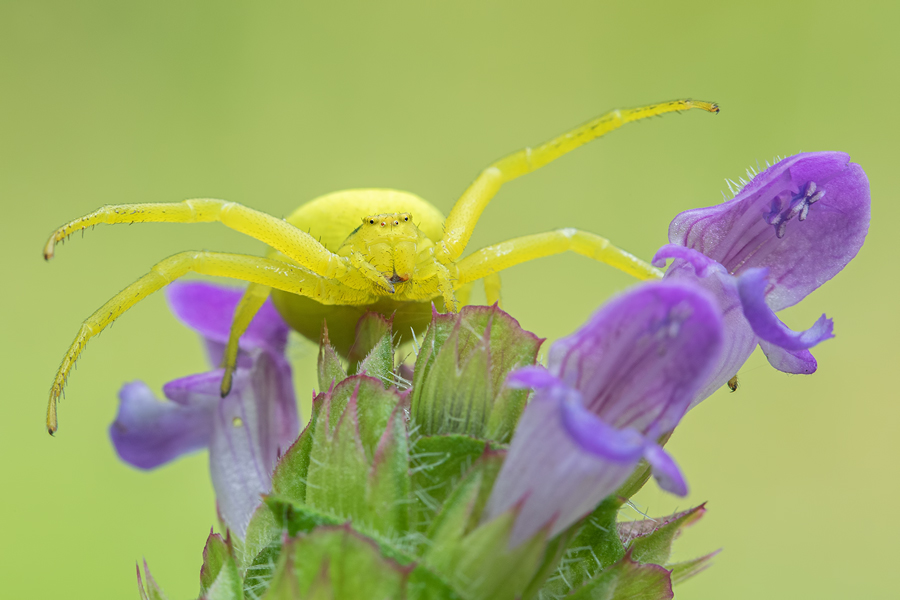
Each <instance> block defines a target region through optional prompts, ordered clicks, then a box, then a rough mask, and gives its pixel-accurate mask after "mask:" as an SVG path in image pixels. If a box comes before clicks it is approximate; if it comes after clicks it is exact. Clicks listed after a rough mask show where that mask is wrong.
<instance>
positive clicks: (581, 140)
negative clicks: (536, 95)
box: [44, 99, 719, 435]
mask: <svg viewBox="0 0 900 600" xmlns="http://www.w3.org/2000/svg"><path fill="white" fill-rule="evenodd" d="M692 108H699V109H701V110H705V111H707V112H712V113H718V112H719V108H718V106H717V105H716V104H714V103H711V102H703V101H696V100H694V101H692V100H690V99H685V100H675V101H672V102H665V103H660V104H651V105H648V106H643V107H640V108H633V109H627V110H613V111H611V112H609V113H606V114H604V115H602V116H600V117H597V118H596V119H594V120H592V121H589V122H587V123H585V124H583V125H581V126H579V127H577V128H575V129H573V130H571V131H569V132H567V133H564V134H563V135H561V136H559V137H556V138H554V139H552V140H550V141H549V142H546V143H544V144H542V145H540V146H538V147H537V148H525V149H523V150H520V151H519V152H515V153H513V154H510V155H509V156H506V157H505V158H502V159H500V160H498V161H497V162H495V163H494V164H492V165H490V166H489V167H488V168H486V169H485V170H484V171H482V172H481V174H480V175H479V176H478V177H477V178H476V179H475V181H474V182H473V183H472V184H471V185H470V186H469V188H468V189H466V191H465V192H464V193H463V195H462V197H460V199H459V200H458V201H457V202H456V204H455V205H454V207H453V209H452V210H451V211H450V214H449V216H448V217H447V218H446V219H445V218H444V217H443V215H442V214H441V213H440V212H439V211H438V210H437V209H436V208H435V207H434V206H432V205H431V204H429V203H428V202H426V201H425V200H423V199H422V198H419V197H418V196H416V195H414V194H410V193H407V192H401V191H396V190H387V189H359V190H346V191H342V192H335V193H332V194H328V195H325V196H322V197H320V198H317V199H315V200H312V201H311V202H309V203H307V204H304V205H303V206H301V207H300V208H298V209H297V210H296V211H295V212H294V213H293V214H291V215H290V216H289V217H287V218H286V219H279V218H277V217H274V216H271V215H268V214H266V213H263V212H260V211H257V210H254V209H252V208H248V207H246V206H243V205H241V204H238V203H236V202H226V201H223V200H213V199H194V200H185V201H183V202H174V203H146V204H118V205H108V206H104V207H102V208H100V209H98V210H96V211H94V212H92V213H90V214H88V215H85V216H83V217H81V218H80V219H76V220H74V221H72V222H70V223H68V224H66V225H64V226H62V227H60V228H59V229H57V230H56V231H54V232H53V234H52V235H51V236H50V239H49V241H48V242H47V245H46V246H45V247H44V258H45V259H47V260H50V259H51V258H52V257H53V252H54V247H55V245H56V243H57V242H59V241H61V240H64V239H65V238H67V237H68V236H69V235H71V234H72V233H73V232H76V231H79V230H82V231H83V230H84V229H85V228H87V227H91V226H93V225H97V224H100V223H109V224H114V223H137V222H143V223H147V222H153V223H205V222H213V221H218V222H220V223H222V224H224V225H225V226H226V227H230V228H231V229H235V230H237V231H240V232H241V233H244V234H247V235H249V236H251V237H253V238H256V239H257V240H259V241H261V242H264V243H265V244H267V245H268V246H269V247H270V249H271V250H270V252H269V253H268V255H267V256H266V257H260V256H247V255H242V254H229V253H224V252H199V251H196V252H181V253H179V254H175V255H174V256H170V257H169V258H167V259H165V260H163V261H161V262H159V263H157V264H156V265H154V266H153V268H152V269H151V270H150V272H149V273H147V274H146V275H144V276H143V277H141V278H140V279H138V280H137V281H135V282H134V283H132V284H131V285H129V286H128V287H126V288H125V289H124V290H122V291H121V292H119V293H118V294H116V295H115V296H114V297H113V298H112V299H111V300H109V301H108V302H107V303H106V304H104V305H103V306H102V307H100V309H98V310H97V311H96V312H95V313H94V314H92V315H91V316H90V317H88V318H87V319H86V320H85V321H84V322H83V323H82V325H81V329H80V330H79V332H78V335H77V336H76V338H75V341H74V342H73V343H72V345H71V346H70V347H69V350H68V352H66V355H65V356H64V357H63V360H62V364H61V365H60V367H59V371H58V372H57V374H56V378H55V379H54V381H53V385H52V387H51V388H50V400H49V403H48V406H47V430H48V432H49V433H50V434H51V435H52V434H53V433H55V432H56V430H57V428H58V422H57V402H58V400H59V397H60V395H61V394H62V391H63V388H64V386H65V382H66V379H67V377H68V375H69V372H70V371H71V369H72V367H73V366H74V364H75V361H76V359H77V358H78V356H79V355H80V354H81V352H82V351H83V350H84V347H85V345H86V344H87V341H88V340H89V339H90V338H92V337H93V336H95V335H97V334H98V333H100V331H102V330H103V328H105V327H106V326H108V325H109V324H110V323H112V322H113V321H114V320H115V319H116V318H118V317H119V316H120V315H121V314H122V313H124V312H125V311H126V310H128V309H129V308H130V307H132V306H134V305H135V304H136V303H137V302H139V301H140V300H142V299H144V298H145V297H147V296H148V295H150V294H151V293H153V292H155V291H157V290H159V289H160V288H162V287H164V286H166V285H167V284H169V283H170V282H172V281H174V280H175V279H177V278H179V277H181V276H182V275H185V274H186V273H188V272H190V271H193V272H195V273H201V274H204V275H213V276H219V277H230V278H232V279H239V280H242V281H247V282H249V283H250V285H249V286H248V287H247V289H246V291H245V293H244V295H243V297H242V298H241V301H240V302H239V304H238V306H237V308H236V310H235V314H234V319H233V322H232V326H231V334H230V339H229V342H228V345H227V348H226V352H225V357H224V359H223V363H224V364H223V367H224V368H225V374H224V376H223V379H222V395H223V396H224V395H226V394H227V393H228V392H229V390H230V389H231V380H232V374H233V371H234V368H235V364H236V362H237V355H238V341H239V339H240V337H241V335H242V334H243V333H244V331H246V329H247V327H248V326H249V324H250V321H251V320H252V319H253V316H254V315H255V314H256V312H257V311H258V310H259V309H260V308H261V307H262V305H263V303H264V302H265V301H266V298H268V297H269V296H271V297H272V301H273V303H274V305H275V307H276V309H277V310H278V311H279V313H281V315H282V316H283V317H284V319H285V320H286V321H287V322H288V324H289V325H290V326H291V327H292V328H294V329H296V330H297V331H299V332H300V333H301V334H303V335H304V336H306V337H308V338H310V339H312V340H313V341H317V340H318V339H319V336H320V335H321V331H322V327H323V321H325V322H326V325H327V327H328V332H329V336H330V339H331V341H332V344H333V345H334V346H335V348H336V349H337V350H338V351H339V352H341V353H342V354H343V355H344V356H346V355H347V353H348V352H349V348H350V346H351V344H352V343H353V340H354V335H355V331H354V330H355V325H356V323H357V322H358V320H359V317H360V316H362V314H364V313H365V312H366V311H377V312H379V313H382V314H385V315H393V319H394V321H393V325H394V331H397V332H399V333H400V339H399V341H401V342H402V341H404V340H405V339H407V338H409V337H412V336H414V335H415V333H416V332H421V331H422V330H424V328H425V327H426V326H427V324H428V323H429V322H430V320H431V314H432V304H433V305H434V306H435V308H436V309H437V310H440V311H451V312H455V311H456V310H458V308H459V307H460V305H464V304H466V303H467V302H468V298H469V290H470V288H471V284H472V283H473V282H474V281H477V280H479V279H481V280H483V285H484V290H485V295H486V297H487V303H488V304H493V303H495V302H498V301H499V298H500V278H499V276H498V275H497V273H498V272H499V271H502V270H503V269H507V268H509V267H511V266H513V265H516V264H519V263H521V262H524V261H528V260H532V259H535V258H539V257H542V256H550V255H553V254H558V253H560V252H565V251H569V250H570V251H573V252H576V253H578V254H582V255H584V256H587V257H589V258H593V259H595V260H598V261H600V262H605V263H607V264H609V265H611V266H613V267H615V268H618V269H621V270H622V271H624V272H626V273H629V274H631V275H633V276H635V277H637V278H639V279H649V278H656V277H660V276H661V272H660V271H659V270H657V269H655V268H654V267H652V266H650V265H649V264H647V263H645V262H644V261H641V260H639V259H638V258H636V257H634V256H632V255H631V254H629V253H627V252H625V251H623V250H621V249H619V248H617V247H615V246H613V245H612V244H611V243H610V242H609V240H607V239H605V238H602V237H600V236H598V235H595V234H593V233H588V232H585V231H581V230H578V229H558V230H556V231H550V232H546V233H538V234H534V235H527V236H524V237H519V238H515V239H512V240H509V241H506V242H502V243H500V244H495V245H493V246H488V247H487V248H482V249H481V250H478V251H477V252H474V253H472V254H469V255H468V256H467V257H465V258H462V259H461V257H462V254H463V251H464V250H465V248H466V244H467V243H468V241H469V238H470V237H471V235H472V231H473V229H474V228H475V225H476V224H477V222H478V218H479V217H480V216H481V213H482V211H484V209H485V207H487V204H488V202H490V200H491V198H493V197H494V195H495V194H496V193H497V191H498V190H499V189H500V186H502V185H503V184H504V183H506V182H507V181H510V180H512V179H515V178H517V177H519V176H521V175H525V174H526V173H530V172H532V171H534V170H536V169H539V168H540V167H542V166H544V165H546V164H547V163H549V162H551V161H553V160H555V159H557V158H559V157H560V156H562V155H563V154H566V153H567V152H569V151H571V150H574V149H575V148H577V147H579V146H581V145H583V144H586V143H587V142H589V141H591V140H594V139H596V138H599V137H601V136H603V135H605V134H606V133H609V132H610V131H613V130H614V129H618V128H619V127H621V126H622V125H624V124H625V123H629V122H632V121H637V120H640V119H645V118H647V117H652V116H656V115H662V114H664V113H670V112H679V111H684V110H689V109H692ZM407 332H408V333H407Z"/></svg>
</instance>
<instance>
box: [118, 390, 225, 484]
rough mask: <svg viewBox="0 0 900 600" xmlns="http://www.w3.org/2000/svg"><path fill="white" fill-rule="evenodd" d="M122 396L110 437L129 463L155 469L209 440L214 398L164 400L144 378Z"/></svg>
mask: <svg viewBox="0 0 900 600" xmlns="http://www.w3.org/2000/svg"><path fill="white" fill-rule="evenodd" d="M119 399H120V403H119V411H118V414H117V415H116V420H115V421H113V423H112V424H111V425H110V426H109V437H110V438H111V439H112V443H113V446H115V448H116V452H117V453H118V454H119V457H120V458H121V459H122V460H124V461H125V462H127V463H128V464H130V465H133V466H135V467H138V468H139V469H153V468H155V467H158V466H160V465H162V464H165V463H167V462H169V461H170V460H173V459H175V458H177V457H179V456H181V455H182V454H186V453H188V452H193V451H196V450H200V449H202V448H205V447H206V446H207V445H208V444H209V440H210V438H211V436H212V422H211V420H210V415H211V413H212V411H213V410H214V406H215V405H214V403H213V402H214V399H213V400H206V401H205V400H204V399H198V398H192V399H188V398H185V399H183V400H184V401H182V402H179V403H175V402H160V401H159V400H158V399H157V398H156V396H155V395H154V394H153V392H152V391H151V390H150V388H148V387H147V385H146V384H144V382H142V381H135V382H134V383H129V384H126V385H125V386H123V387H122V389H121V391H120V392H119Z"/></svg>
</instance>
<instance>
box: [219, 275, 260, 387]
mask: <svg viewBox="0 0 900 600" xmlns="http://www.w3.org/2000/svg"><path fill="white" fill-rule="evenodd" d="M271 291H272V288H271V287H269V286H267V285H261V284H259V283H251V284H250V285H248V286H247V289H246V290H244V295H243V296H241V300H240V302H238V305H237V306H236V307H235V309H234V318H233V319H232V321H231V331H230V332H229V333H228V344H227V345H226V346H225V354H224V355H223V356H222V368H224V369H225V373H224V374H223V375H222V386H221V388H220V391H221V393H222V397H223V398H224V397H225V396H227V395H228V392H230V391H231V381H232V377H233V376H234V368H235V366H236V365H237V357H238V342H240V339H241V336H242V335H244V332H245V331H247V327H249V326H250V322H251V321H252V320H253V317H255V316H256V313H258V312H259V309H260V308H262V305H263V304H265V303H266V299H267V298H268V297H269V292H271Z"/></svg>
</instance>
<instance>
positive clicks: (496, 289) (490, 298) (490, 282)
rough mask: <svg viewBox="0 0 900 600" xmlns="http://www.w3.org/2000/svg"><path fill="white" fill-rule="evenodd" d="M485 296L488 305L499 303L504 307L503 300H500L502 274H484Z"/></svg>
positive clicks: (498, 304)
mask: <svg viewBox="0 0 900 600" xmlns="http://www.w3.org/2000/svg"><path fill="white" fill-rule="evenodd" d="M483 281H484V297H485V304H487V305H488V306H491V305H493V304H494V303H496V304H497V306H499V307H500V308H503V302H502V301H501V300H500V275H498V274H497V273H488V274H487V275H485V276H484V279H483Z"/></svg>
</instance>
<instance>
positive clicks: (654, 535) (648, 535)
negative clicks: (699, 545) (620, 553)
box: [618, 504, 706, 565]
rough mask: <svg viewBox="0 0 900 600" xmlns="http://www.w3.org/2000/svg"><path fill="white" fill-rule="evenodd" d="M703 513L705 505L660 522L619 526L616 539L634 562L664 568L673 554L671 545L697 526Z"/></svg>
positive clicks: (635, 522)
mask: <svg viewBox="0 0 900 600" xmlns="http://www.w3.org/2000/svg"><path fill="white" fill-rule="evenodd" d="M705 513H706V505H705V504H701V505H700V506H697V507H694V508H692V509H690V510H686V511H683V512H680V513H675V514H673V515H670V516H668V517H663V518H660V519H644V520H641V521H632V522H631V523H619V527H618V529H619V537H621V538H622V543H624V544H625V545H626V546H628V548H629V549H630V550H631V555H632V556H633V557H634V559H635V560H639V561H641V562H645V563H656V564H659V565H664V564H666V562H668V560H669V555H670V554H671V553H672V542H674V541H675V538H677V537H678V536H679V535H680V534H681V530H682V529H684V528H685V527H687V526H689V525H692V524H694V523H695V522H697V520H699V519H700V517H702V516H703V515H704V514H705Z"/></svg>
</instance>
